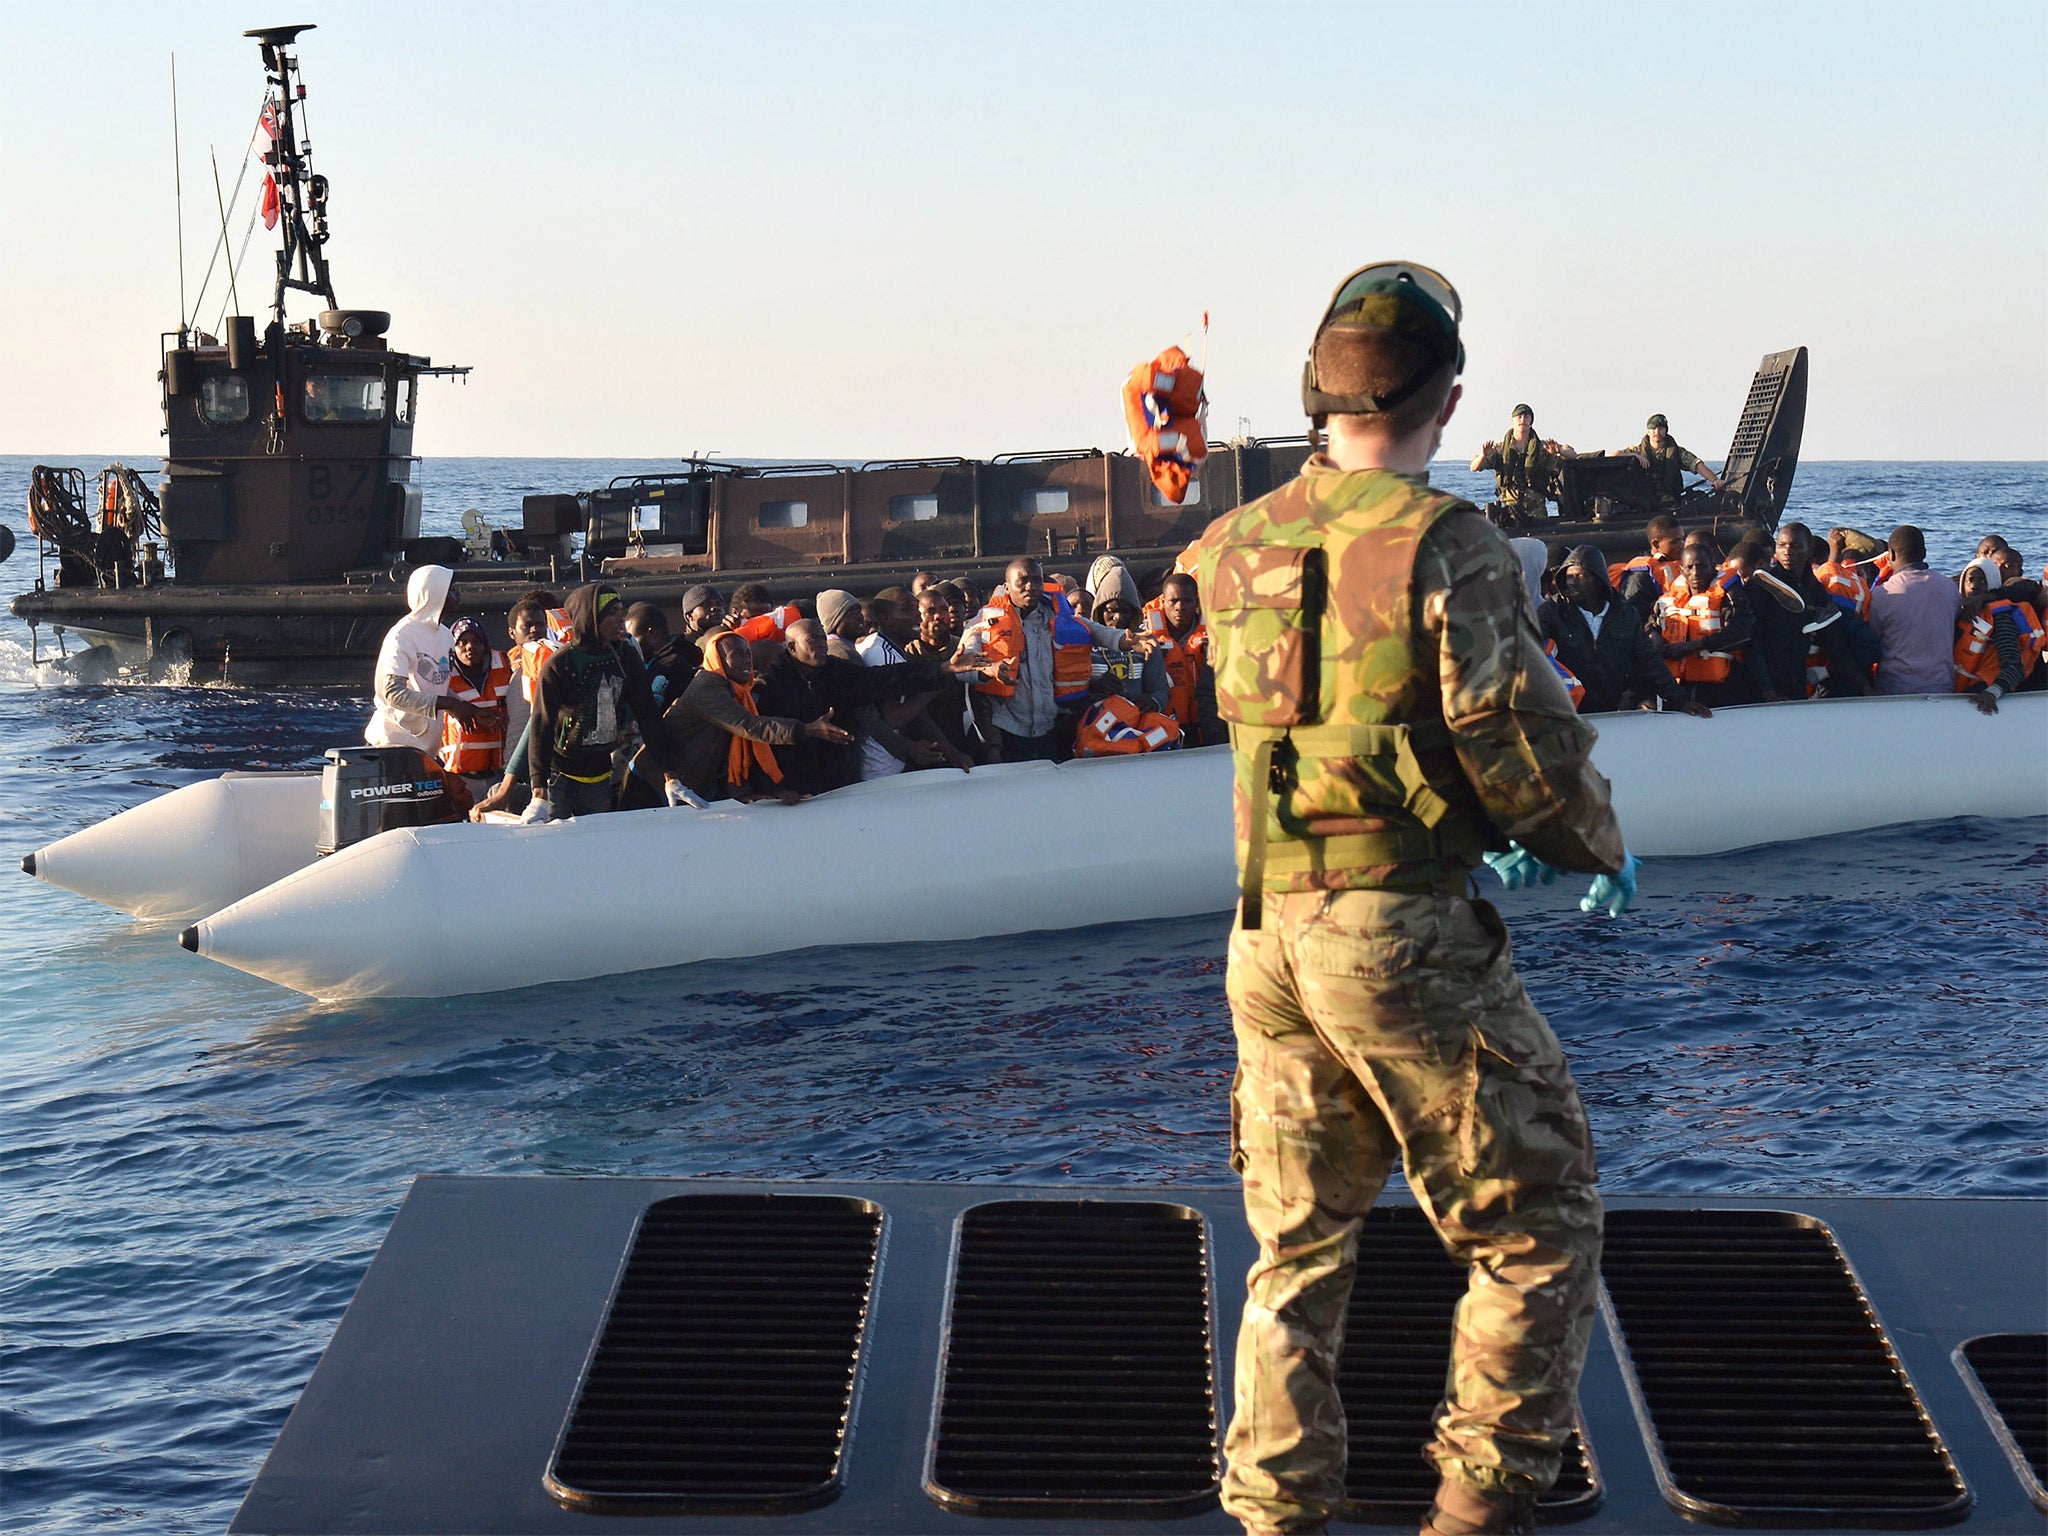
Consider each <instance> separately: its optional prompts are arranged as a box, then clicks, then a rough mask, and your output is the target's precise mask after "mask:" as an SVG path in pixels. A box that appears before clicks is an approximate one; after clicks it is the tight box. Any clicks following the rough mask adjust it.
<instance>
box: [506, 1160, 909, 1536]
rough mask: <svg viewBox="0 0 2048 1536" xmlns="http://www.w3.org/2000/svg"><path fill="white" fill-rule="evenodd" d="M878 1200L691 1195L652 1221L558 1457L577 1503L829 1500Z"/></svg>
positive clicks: (683, 1505)
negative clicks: (874, 1202) (873, 1201)
mask: <svg viewBox="0 0 2048 1536" xmlns="http://www.w3.org/2000/svg"><path fill="white" fill-rule="evenodd" d="M881 1229H882V1212H881V1209H880V1207H878V1206H876V1205H874V1204H872V1203H871V1202H869V1201H866V1200H857V1199H849V1198H844V1197H837V1196H820V1195H681V1196H678V1197H676V1198H674V1199H670V1200H662V1201H658V1202H656V1203H655V1204H653V1205H651V1206H649V1207H648V1208H647V1210H646V1211H645V1213H644V1214H643V1215H642V1217H641V1220H640V1225H639V1229H638V1231H637V1232H636V1233H635V1234H634V1237H633V1243H632V1247H631V1249H630V1250H629V1251H628V1254H627V1257H626V1262H625V1265H624V1267H623V1268H622V1269H621V1270H620V1272H619V1278H618V1282H617V1285H616V1287H615V1289H614V1290H613V1292H612V1297H611V1303H610V1305H609V1307H608V1308H607V1309H606V1312H605V1319H604V1326H603V1328H602V1329H601V1330H600V1331H599V1333H598V1337H597V1342H596V1343H595V1345H593V1346H592V1348H591V1352H590V1358H589V1360H588V1361H587V1363H586V1364H585V1366H584V1369H583V1375H582V1379H581V1380H580V1381H579V1382H578V1383H577V1387H576V1396H575V1400H574V1402H573V1404H572V1406H571V1407H570V1410H569V1415H568V1418H567V1420H566V1422H565V1423H564V1424H563V1426H562V1432H561V1435H560V1437H559V1439H558V1440H557V1442H556V1447H555V1454H554V1456H553V1458H552V1460H551V1462H550V1465H549V1467H548V1473H547V1478H546V1484H547V1489H548V1491H549V1492H550V1493H551V1494H553V1495H554V1497H555V1498H556V1499H557V1500H559V1501H560V1502H561V1503H563V1504H565V1505H567V1506H569V1507H570V1508H572V1509H581V1510H608V1511H682V1512H691V1513H696V1512H702V1511H719V1510H725V1511H767V1510H786V1509H800V1508H803V1507H805V1506H806V1505H810V1504H816V1503H822V1502H823V1501H825V1500H827V1499H829V1498H831V1497H832V1496H833V1494H834V1493H835V1492H836V1491H837V1488H838V1483H839V1473H840V1455H841V1450H842V1447H843V1443H844V1439H845V1434H846V1425H847V1416H848V1412H849V1408H850V1404H851V1400H852V1395H853V1384H854V1376H855V1372H856V1369H857V1367H858V1363H859V1355H860V1345H861V1336H862V1331H863V1328H864V1327H865V1325H866V1321H867V1311H868V1297H869V1293H870V1291H871V1290H872V1288H873V1285H874V1276H875V1258H876V1252H877V1249H878V1246H879V1242H880V1237H881Z"/></svg>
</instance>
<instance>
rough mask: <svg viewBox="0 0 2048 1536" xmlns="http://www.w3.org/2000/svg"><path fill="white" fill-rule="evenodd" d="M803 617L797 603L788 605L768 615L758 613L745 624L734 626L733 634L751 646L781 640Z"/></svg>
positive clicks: (771, 611)
mask: <svg viewBox="0 0 2048 1536" xmlns="http://www.w3.org/2000/svg"><path fill="white" fill-rule="evenodd" d="M803 616H804V615H803V610H802V609H800V608H798V607H797V605H796V604H795V603H787V604H785V605H784V606H782V607H780V608H771V609H769V610H768V612H766V613H757V614H755V615H754V616H753V617H752V618H751V619H748V620H747V621H746V623H744V624H735V625H733V626H732V632H733V633H734V634H736V635H738V636H739V637H740V638H741V639H742V640H744V641H746V642H747V643H748V644H750V645H751V644H752V643H753V642H754V641H756V640H780V639H781V638H782V637H783V636H784V635H785V634H787V633H788V631H789V626H790V625H792V624H794V623H795V622H796V621H797V620H798V619H800V618H802V617H803Z"/></svg>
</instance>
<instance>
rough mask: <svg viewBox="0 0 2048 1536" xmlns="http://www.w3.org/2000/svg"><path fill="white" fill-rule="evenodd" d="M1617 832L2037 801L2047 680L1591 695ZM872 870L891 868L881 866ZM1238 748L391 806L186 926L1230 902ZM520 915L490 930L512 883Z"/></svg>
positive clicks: (1920, 814) (552, 926)
mask: <svg viewBox="0 0 2048 1536" xmlns="http://www.w3.org/2000/svg"><path fill="white" fill-rule="evenodd" d="M1596 724H1597V726H1598V729H1599V732H1600V742H1599V745H1598V746H1597V747H1596V748H1595V749H1594V761H1595V762H1596V763H1597V764H1598V765H1599V766H1600V768H1601V770H1602V771H1603V772H1605V773H1606V774H1607V776H1608V777H1609V778H1610V779H1612V780H1613V782H1614V803H1615V807H1616V810H1617V811H1618V813H1619V814H1620V817H1621V823H1622V830H1623V832H1624V834H1625V835H1626V837H1627V839H1628V844H1629V847H1630V849H1631V850H1632V851H1633V852H1635V853H1637V854H1640V855H1651V856H1654V855H1669V854H1706V853H1723V852H1728V851H1730V850H1733V849H1737V848H1749V847H1754V846H1756V845H1758V844H1761V843H1771V842H1781V841H1787V840H1791V839H1798V838H1808V837H1823V836H1830V835H1835V834H1839V833H1845V832H1854V831H1857V830H1859V829H1861V828H1865V827H1879V826H1887V825H1890V824H1893V823H1897V822H1908V821H1923V820H1932V819H1937V818H1944V817H1951V816H1996V817H2008V816H2048V767H2044V763H2048V694H2026V695H2022V696H2020V697H2018V698H2011V699H2007V700H2006V701H2005V703H2004V705H2003V706H2002V707H2001V708H2000V710H1999V712H1998V714H1996V715H1995V716H1985V715H1980V714H1978V713H1977V711H1976V710H1975V709H1974V708H1972V707H1971V705H1970V703H1969V701H1968V700H1966V699H1963V698H1959V697H1953V696H1950V697H1937V698H1891V699H1844V700H1837V701H1829V702H1826V703H1819V704H1808V703H1799V704H1763V705H1754V706H1749V707H1745V708H1740V709H1728V710H1719V711H1716V712H1715V714H1714V717H1713V718H1712V719H1710V720H1695V719H1693V718H1691V717H1689V716H1686V715H1679V714H1668V713H1667V714H1626V715H1604V716H1601V717H1600V718H1599V719H1598V721H1597V722H1596ZM877 871H883V872H885V874H884V875H883V876H882V877H881V878H875V876H876V872H877ZM1235 883H1236V882H1235V876H1234V873H1233V866H1232V858H1231V847H1230V754H1229V753H1228V752H1227V751H1226V750H1224V749H1222V748H1220V747H1211V748H1207V749H1203V750H1200V751H1192V752H1172V753H1162V754H1160V755H1158V756H1156V757H1123V758H1110V759H1104V760H1099V761H1094V762H1074V763H1063V764H1061V765H1060V766H1058V767H1054V766H1053V765H1051V764H1049V763H1017V764H1006V765H1002V766H998V767H993V768H977V769H976V770H974V772H973V773H972V774H960V773H954V772H951V771H943V772H931V773H916V774H905V775H902V776H901V777H898V778H894V779H884V780H880V781H878V782H875V783H872V784H861V785H856V786H854V787H853V788H851V789H843V790H839V791H837V792H835V793H833V794H830V795H824V796H821V797H819V798H818V799H816V800H812V801H808V802H806V803H805V804H803V805H798V806H784V805H776V804H768V805H753V806H724V807H720V808H718V809H715V810H711V811H681V810H677V811H667V810H663V811H635V812H630V813H627V814H623V815H610V816H591V817H585V818H583V819H582V820H580V821H571V822H563V823H559V824H556V825H544V826H536V827H519V826H469V825H462V826H443V827H420V828H414V829H409V830H404V831H395V832H385V833H382V834H380V835H379V836H376V837H373V838H370V839H369V840H368V841H366V842H362V843H358V844H356V845H355V846H354V847H352V848H345V849H343V850H342V851H341V852H340V853H337V854H335V855H334V856H333V857H332V858H328V859H323V860H321V861H320V862H319V863H318V864H315V865H313V866H312V867H310V868H307V869H301V870H300V871H298V872H297V873H296V874H293V875H291V876H289V877H287V878H286V879H283V880H281V881H279V882H278V883H277V884H276V885H274V886H271V887H270V888H269V889H267V890H263V891H259V892H257V893H256V894H255V895H253V896H250V897H248V898H247V899H246V900H243V901H239V902H237V903H235V905H233V906H231V907H229V908H228V909H227V910H225V911H223V912H218V913H216V914H215V915H214V916H213V917H211V918H208V919H206V920H205V921H202V922H200V923H198V924H196V925H194V926H193V927H192V928H189V929H187V930H186V931H185V933H184V934H183V935H181V941H182V942H183V943H184V945H185V947H186V948H188V949H192V950H196V951H197V952H198V953H200V954H202V955H206V956H208V957H210V958H212V959H215V960H219V961H221V962H223V963H224V964H227V965H232V966H235V967H237V968H238V969H241V970H244V971H248V972H250V973H251V974H252V975H256V976H263V977H267V978H268V979H270V980H272V981H276V982H281V983H283V984H284V985H285V986H288V987H293V988H296V989H297V990H298V991H301V992H307V993H311V994H313V995H315V996H318V997H334V998H344V997H366V996H413V997H439V996H448V995H453V994H458V993H465V992H491V991H498V990H502V989H504V988H508V987H523V986H531V985H533V984H535V983H539V982H547V981H571V980H576V979H579V978H583V977H589V976H604V975H610V974H613V973H616V972H621V971H638V970H647V969H651V968H654V967H657V966H667V965H678V964H681V963H683V962H685V961H690V960H705V959H714V958H731V957H737V956H743V955H763V954H772V953H775V952H777V951H779V950H788V949H801V948H805V947H807V946H809V945H814V944H887V943H895V942H899V941H903V940H920V939H921V940H951V939H975V938H985V937H990V936H993V935H996V934H1005V933H1022V932H1027V931H1030V930H1033V929H1045V928H1078V927H1082V926H1085V925H1087V924H1090V923H1104V922H1114V921H1122V920H1128V919H1136V918H1151V917H1180V916H1187V915H1191V914H1194V913H1201V912H1217V913H1221V912H1225V911H1228V910H1229V908H1230V906H1231V904H1232V902H1233V901H1234V899H1235ZM508 902H509V903H510V904H511V905H512V906H513V907H515V908H523V909H524V910H528V911H529V912H530V915H531V916H532V917H533V919H534V920H533V921H532V922H529V923H525V924H522V925H515V927H517V929H518V932H519V934H520V937H519V938H517V939H516V940H508V938H507V937H506V935H507V933H508V932H510V931H511V930H508V928H507V927H506V924H505V912H506V910H507V903H508Z"/></svg>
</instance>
